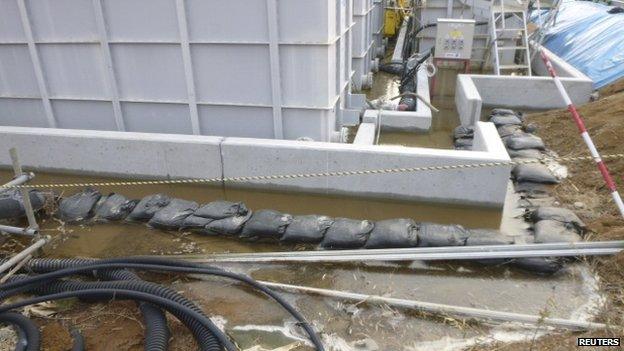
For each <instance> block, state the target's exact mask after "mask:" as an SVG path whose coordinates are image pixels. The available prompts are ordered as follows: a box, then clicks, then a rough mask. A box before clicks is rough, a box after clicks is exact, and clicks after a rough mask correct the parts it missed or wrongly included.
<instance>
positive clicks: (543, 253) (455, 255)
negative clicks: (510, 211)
mask: <svg viewBox="0 0 624 351" xmlns="http://www.w3.org/2000/svg"><path fill="white" fill-rule="evenodd" d="M510 246H511V245H510ZM366 251H367V250H362V253H361V254H359V255H347V256H345V255H340V254H339V253H337V254H335V255H333V256H325V255H319V256H297V255H291V256H272V257H271V256H267V257H254V256H248V257H244V256H243V257H206V258H202V259H198V260H197V261H199V262H236V263H245V262H247V263H259V262H353V261H450V260H487V259H511V258H540V257H581V256H607V255H615V254H618V253H620V252H622V249H621V248H607V249H563V250H535V251H495V252H443V253H422V254H414V253H408V254H404V253H394V254H379V255H370V254H367V253H366Z"/></svg>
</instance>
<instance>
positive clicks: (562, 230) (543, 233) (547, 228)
mask: <svg viewBox="0 0 624 351" xmlns="http://www.w3.org/2000/svg"><path fill="white" fill-rule="evenodd" d="M533 232H534V233H535V242H536V243H539V244H542V243H575V242H579V241H581V236H580V235H578V233H577V232H576V231H575V229H574V226H573V225H572V224H570V223H564V222H559V221H553V220H550V219H545V220H542V221H539V222H537V223H535V226H534V227H533Z"/></svg>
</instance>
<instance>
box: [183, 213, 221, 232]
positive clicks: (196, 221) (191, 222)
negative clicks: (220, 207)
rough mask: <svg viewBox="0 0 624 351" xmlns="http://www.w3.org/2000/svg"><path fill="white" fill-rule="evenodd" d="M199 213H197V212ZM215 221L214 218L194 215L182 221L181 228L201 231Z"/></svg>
mask: <svg viewBox="0 0 624 351" xmlns="http://www.w3.org/2000/svg"><path fill="white" fill-rule="evenodd" d="M195 212H197V211H195ZM212 221H214V219H212V218H206V217H200V216H195V215H194V214H192V215H190V216H188V217H186V218H184V220H183V221H182V225H181V226H180V227H181V228H182V229H187V228H188V229H199V230H203V229H204V228H205V227H206V226H207V225H208V224H209V223H210V222H212Z"/></svg>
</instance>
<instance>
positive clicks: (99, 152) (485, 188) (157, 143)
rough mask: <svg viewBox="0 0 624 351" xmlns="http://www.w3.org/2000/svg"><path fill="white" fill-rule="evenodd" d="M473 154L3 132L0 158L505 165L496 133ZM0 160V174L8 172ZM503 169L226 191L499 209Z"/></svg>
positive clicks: (232, 165) (221, 166)
mask: <svg viewBox="0 0 624 351" xmlns="http://www.w3.org/2000/svg"><path fill="white" fill-rule="evenodd" d="M476 130H477V132H476V134H477V137H476V138H475V145H476V146H475V147H476V149H477V150H479V151H456V150H439V149H427V148H407V147H401V146H373V145H351V144H334V143H319V142H299V141H286V140H266V139H248V138H218V137H217V138H214V137H204V136H177V135H163V134H142V133H119V132H101V131H89V132H86V131H74V130H62V129H39V128H21V127H0V150H8V149H9V148H11V147H17V148H18V149H19V152H20V157H21V160H22V163H23V164H24V166H25V167H27V168H28V169H30V170H33V171H37V170H39V171H50V170H51V171H57V172H67V173H83V174H100V175H110V176H117V177H123V178H139V177H149V178H215V177H217V178H219V177H226V178H228V177H237V176H255V175H275V174H300V173H319V172H331V171H344V170H371V169H392V168H401V167H419V166H435V165H438V166H442V165H461V164H473V163H483V162H492V161H508V160H509V157H508V155H507V153H506V152H505V151H504V147H503V145H502V142H501V141H500V138H499V137H498V134H497V133H496V130H495V128H494V126H493V125H492V124H490V123H478V124H477V128H476ZM10 164H11V163H10V159H9V157H8V152H0V165H2V166H4V167H8V166H9V165H10ZM509 171H510V169H509V167H507V166H505V167H487V168H486V167H483V168H465V169H457V170H448V171H446V170H445V171H421V172H412V173H388V174H380V175H358V176H345V177H318V178H297V179H278V180H258V181H249V182H240V183H233V182H227V183H226V186H229V187H249V188H260V189H275V190H286V191H297V192H310V193H321V194H343V195H348V196H360V197H376V198H385V199H403V200H418V201H428V202H442V203H453V204H475V205H481V206H490V207H499V208H500V207H502V205H503V202H504V198H505V193H506V184H507V180H508V178H509Z"/></svg>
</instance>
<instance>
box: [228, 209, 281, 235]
mask: <svg viewBox="0 0 624 351" xmlns="http://www.w3.org/2000/svg"><path fill="white" fill-rule="evenodd" d="M292 220H293V218H292V216H291V215H289V214H287V213H281V212H278V211H274V210H260V211H256V213H254V214H253V215H252V216H251V218H250V219H249V221H247V223H246V224H245V228H243V232H242V233H241V235H240V236H241V238H273V239H279V238H281V237H282V235H284V232H286V227H288V225H289V224H290V223H291V222H292Z"/></svg>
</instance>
